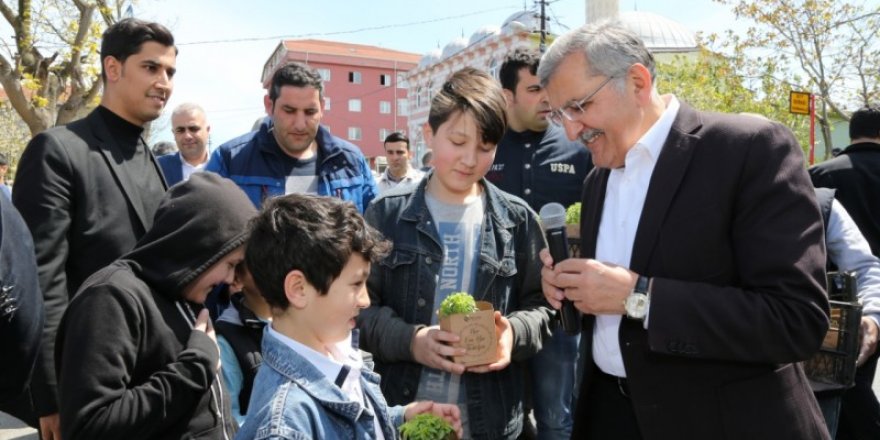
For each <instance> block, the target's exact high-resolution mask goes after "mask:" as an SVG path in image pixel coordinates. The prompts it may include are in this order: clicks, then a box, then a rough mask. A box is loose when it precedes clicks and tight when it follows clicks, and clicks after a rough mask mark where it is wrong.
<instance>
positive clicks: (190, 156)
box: [156, 102, 211, 186]
mask: <svg viewBox="0 0 880 440" xmlns="http://www.w3.org/2000/svg"><path fill="white" fill-rule="evenodd" d="M171 131H172V133H174V142H176V143H177V150H178V152H177V153H172V154H166V155H164V156H159V157H157V158H156V160H157V161H158V162H159V166H161V167H162V174H164V175H165V182H166V183H168V186H171V185H174V184H177V183H178V182H182V181H184V180H187V179H189V176H191V175H192V173H195V172H197V171H202V170H204V169H205V166H206V165H207V163H208V140H209V137H210V134H211V125H210V124H208V118H207V116H205V109H203V108H202V106H200V105H198V104H193V103H191V102H187V103H184V104H180V105H178V106H177V108H175V109H174V113H172V114H171Z"/></svg>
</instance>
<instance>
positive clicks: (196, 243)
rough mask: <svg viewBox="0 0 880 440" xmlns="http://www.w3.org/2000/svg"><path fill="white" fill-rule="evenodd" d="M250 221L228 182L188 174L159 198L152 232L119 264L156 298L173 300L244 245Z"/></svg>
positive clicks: (245, 202)
mask: <svg viewBox="0 0 880 440" xmlns="http://www.w3.org/2000/svg"><path fill="white" fill-rule="evenodd" d="M254 215H256V209H255V208H254V205H253V204H252V203H251V201H250V200H249V199H248V198H247V196H246V195H245V193H244V192H242V190H241V189H239V187H238V186H237V185H236V184H235V183H233V182H232V181H231V180H229V179H226V178H223V177H220V176H219V175H217V174H214V173H209V172H201V173H193V175H192V176H191V177H190V178H189V180H187V181H186V182H182V183H180V184H178V185H175V186H173V187H171V188H170V189H169V190H168V192H166V193H165V196H164V197H162V201H161V202H160V203H159V209H158V210H157V211H156V216H155V218H154V220H153V227H152V228H150V230H149V231H147V233H146V235H144V236H143V238H141V240H140V241H139V242H138V244H137V246H135V248H134V250H132V251H131V252H129V253H128V254H126V255H125V256H123V257H122V258H123V259H125V260H129V261H130V262H131V263H132V268H133V270H134V271H135V272H136V273H137V274H138V276H139V277H140V278H141V279H143V280H144V281H145V282H146V283H147V284H149V285H150V287H152V288H153V289H155V290H156V291H157V292H158V293H159V294H160V295H163V296H166V297H168V298H169V299H171V300H178V299H181V298H182V294H183V290H184V288H186V286H187V285H188V284H189V283H190V282H192V281H193V280H195V279H196V278H198V277H199V275H201V274H202V273H204V272H205V271H206V270H208V268H210V267H211V266H212V265H213V264H214V263H216V262H217V261H219V260H220V259H221V258H223V257H224V256H226V255H227V254H229V253H230V252H232V251H234V250H235V249H237V248H238V247H239V246H241V245H242V244H244V242H245V240H246V239H247V223H248V221H249V220H250V219H251V218H252V217H253V216H254Z"/></svg>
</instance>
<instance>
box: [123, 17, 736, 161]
mask: <svg viewBox="0 0 880 440" xmlns="http://www.w3.org/2000/svg"><path fill="white" fill-rule="evenodd" d="M619 3H620V10H621V11H632V10H639V11H649V12H655V13H658V14H661V15H664V16H666V17H668V18H671V19H673V20H676V21H678V22H680V23H682V24H683V25H685V26H686V27H688V28H689V29H691V30H692V31H702V32H707V33H708V32H720V31H722V30H724V29H726V28H728V27H730V26H731V25H732V24H733V14H732V13H731V12H730V10H729V8H728V7H725V6H722V5H719V4H717V3H714V2H712V1H710V0H690V1H684V0H641V1H633V0H621V1H620V2H619ZM524 5H527V6H529V7H532V6H533V2H532V1H531V0H529V1H525V2H524V1H523V0H519V1H517V0H480V1H474V0H468V1H465V0H441V1H435V0H423V1H413V0H373V1H369V2H367V1H343V0H317V1H315V0H307V1H301V0H274V1H270V0H248V1H240V0H214V1H209V0H140V1H138V2H137V4H136V5H135V8H134V9H135V15H136V16H137V17H138V18H142V19H146V20H154V21H158V22H160V23H163V24H165V25H166V26H168V27H169V28H170V29H171V30H172V31H173V32H174V35H175V38H176V40H177V42H178V45H179V48H180V54H179V56H178V59H177V68H178V73H177V76H176V79H175V89H174V94H173V95H172V97H171V101H170V102H169V105H168V108H167V109H166V112H165V115H163V117H162V118H160V120H159V121H157V123H156V124H155V125H154V127H155V130H154V135H153V141H156V140H172V136H171V132H170V126H169V123H168V121H167V118H168V116H169V115H170V113H171V112H170V110H171V109H173V108H174V107H175V106H176V105H178V104H180V103H183V102H187V101H193V102H197V103H199V104H201V105H202V106H203V107H204V108H205V109H206V111H207V113H208V118H209V121H210V123H211V126H212V131H211V134H212V136H211V138H212V139H211V142H212V146H217V145H219V144H221V143H223V142H225V141H227V140H229V139H231V138H233V137H235V136H238V135H239V134H242V133H244V132H246V131H248V130H249V129H250V127H251V126H252V125H253V122H254V120H256V118H258V117H260V116H261V115H262V114H263V105H262V101H263V99H262V97H263V95H264V91H263V89H262V87H261V85H260V75H261V72H262V69H263V64H264V63H265V62H266V60H267V59H268V57H269V55H270V54H271V53H272V51H273V50H274V49H275V47H276V46H277V45H278V43H279V42H280V41H281V39H288V38H289V39H297V38H316V39H326V40H333V41H342V42H349V43H360V44H370V45H377V46H383V47H387V48H390V49H396V50H403V51H408V52H415V53H426V52H428V51H430V50H431V49H433V48H436V47H438V46H439V47H441V48H442V47H443V46H444V45H445V44H446V43H447V42H449V41H450V40H452V39H454V38H456V37H460V36H462V35H464V36H465V38H469V37H470V35H471V34H472V33H473V32H474V31H476V30H477V29H479V28H481V27H483V26H486V25H496V26H500V25H501V23H502V22H503V21H504V20H505V19H506V18H507V17H509V16H510V15H511V14H513V13H515V12H517V11H519V10H522V9H523V6H524ZM584 9H585V8H584V1H583V0H558V1H555V2H552V3H551V4H550V7H549V14H548V15H550V16H551V17H555V18H556V19H557V20H558V21H559V22H560V23H561V24H562V25H564V26H567V28H569V29H573V28H576V27H578V26H580V25H581V24H583V22H584V14H585V13H584ZM428 21H430V22H428ZM413 23H417V24H413ZM557 29H560V28H559V27H557ZM561 29H562V30H564V29H565V27H562V28H561ZM357 30H360V31H357ZM352 31H357V32H352Z"/></svg>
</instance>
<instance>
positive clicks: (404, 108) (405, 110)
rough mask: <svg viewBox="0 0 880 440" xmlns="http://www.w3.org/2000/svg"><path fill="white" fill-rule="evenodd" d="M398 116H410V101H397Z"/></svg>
mask: <svg viewBox="0 0 880 440" xmlns="http://www.w3.org/2000/svg"><path fill="white" fill-rule="evenodd" d="M397 116H409V101H408V100H407V99H406V98H402V99H398V100H397Z"/></svg>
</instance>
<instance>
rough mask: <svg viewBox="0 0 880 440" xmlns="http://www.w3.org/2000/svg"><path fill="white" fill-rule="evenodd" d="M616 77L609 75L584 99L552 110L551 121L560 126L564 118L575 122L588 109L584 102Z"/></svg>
mask: <svg viewBox="0 0 880 440" xmlns="http://www.w3.org/2000/svg"><path fill="white" fill-rule="evenodd" d="M614 78H617V76H609V77H608V78H605V81H602V84H599V87H596V90H593V92H592V93H590V94H588V95H587V96H585V97H584V98H583V99H580V100H578V101H575V102H572V103H571V104H568V105H566V106H564V107H561V108H558V109H556V110H551V111H550V116H549V117H548V119H550V122H551V123H553V124H554V125H558V126H560V127H562V123H563V122H564V120H563V118H565V119H566V120H568V122H574V121H575V119H577V118H579V117H581V116H582V115H583V114H584V112H585V111H587V109H585V108H584V104H586V103H587V101H589V100H590V99H593V97H594V96H596V94H597V93H599V92H600V91H601V90H602V87H605V84H608V83H609V82H610V81H611V80H612V79H614Z"/></svg>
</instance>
